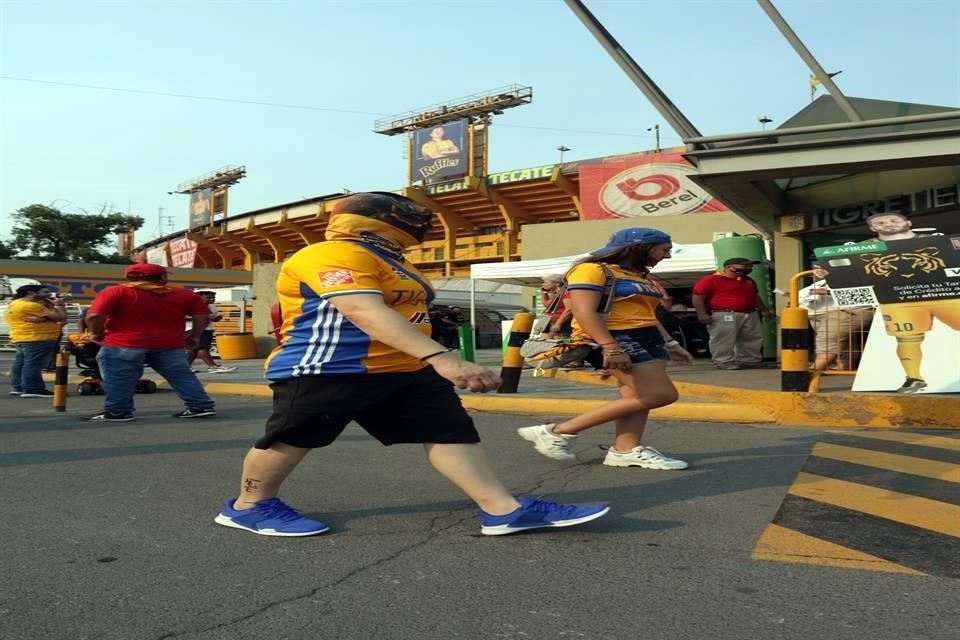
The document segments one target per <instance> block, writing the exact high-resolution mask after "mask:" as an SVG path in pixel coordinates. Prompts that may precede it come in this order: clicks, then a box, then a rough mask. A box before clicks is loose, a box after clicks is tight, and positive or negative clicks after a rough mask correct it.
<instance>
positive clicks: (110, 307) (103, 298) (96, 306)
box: [87, 286, 123, 316]
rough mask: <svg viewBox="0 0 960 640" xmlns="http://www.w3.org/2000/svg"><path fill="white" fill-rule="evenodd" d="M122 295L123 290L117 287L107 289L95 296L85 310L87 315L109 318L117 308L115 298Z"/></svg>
mask: <svg viewBox="0 0 960 640" xmlns="http://www.w3.org/2000/svg"><path fill="white" fill-rule="evenodd" d="M122 294H123V288H122V287H119V286H113V287H107V288H106V289H104V290H103V291H101V292H100V293H98V294H97V295H96V297H95V298H94V299H93V303H92V304H91V305H90V308H89V309H87V314H88V315H101V316H109V315H110V314H111V313H112V312H113V311H114V309H116V306H117V296H118V295H122Z"/></svg>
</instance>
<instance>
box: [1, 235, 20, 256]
mask: <svg viewBox="0 0 960 640" xmlns="http://www.w3.org/2000/svg"><path fill="white" fill-rule="evenodd" d="M16 254H17V252H16V251H15V250H14V248H13V247H12V246H10V244H9V243H6V242H4V241H3V240H0V260H8V259H10V258H12V257H13V256H15V255H16Z"/></svg>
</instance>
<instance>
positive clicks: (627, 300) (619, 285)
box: [566, 262, 663, 339]
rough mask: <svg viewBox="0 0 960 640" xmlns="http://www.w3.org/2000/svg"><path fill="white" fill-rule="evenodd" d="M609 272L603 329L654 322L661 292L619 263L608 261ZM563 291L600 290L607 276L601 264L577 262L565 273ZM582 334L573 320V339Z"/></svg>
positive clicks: (647, 325)
mask: <svg viewBox="0 0 960 640" xmlns="http://www.w3.org/2000/svg"><path fill="white" fill-rule="evenodd" d="M607 267H608V268H609V269H610V271H611V272H612V273H613V276H614V283H613V304H612V305H611V307H610V313H609V314H607V322H606V324H607V329H613V330H615V329H641V328H643V327H652V326H654V325H656V324H657V315H656V309H657V305H658V304H660V298H662V297H663V293H662V292H661V291H660V289H659V287H657V285H656V284H654V283H653V282H652V281H651V280H648V279H647V278H643V277H640V276H639V275H637V274H635V273H631V272H629V271H627V270H625V269H623V268H622V267H620V266H619V265H615V264H608V265H607ZM566 280H567V291H577V290H580V291H596V292H598V293H599V292H603V290H604V284H605V283H606V281H607V276H606V274H605V273H604V271H603V267H602V266H601V265H599V264H597V263H594V262H584V263H583V264H578V265H577V266H575V267H574V268H573V269H571V270H570V271H569V272H568V273H567V277H566ZM585 335H586V334H585V333H584V332H583V329H581V327H580V324H579V323H578V322H577V321H576V319H574V321H573V338H574V339H579V338H580V337H583V336H585Z"/></svg>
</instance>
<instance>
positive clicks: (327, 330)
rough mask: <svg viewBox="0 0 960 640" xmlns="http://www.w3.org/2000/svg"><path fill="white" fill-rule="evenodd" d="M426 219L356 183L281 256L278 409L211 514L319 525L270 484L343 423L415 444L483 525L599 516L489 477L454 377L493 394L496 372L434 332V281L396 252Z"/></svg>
mask: <svg viewBox="0 0 960 640" xmlns="http://www.w3.org/2000/svg"><path fill="white" fill-rule="evenodd" d="M431 217H432V213H431V212H430V211H428V210H426V209H424V208H422V207H421V206H419V205H418V204H417V203H415V202H413V201H412V200H409V199H407V198H404V197H403V196H399V195H397V194H393V193H386V192H370V193H358V194H353V195H350V196H348V197H346V198H343V199H341V200H339V201H338V203H337V204H336V205H335V206H334V208H333V211H332V213H331V215H330V221H329V223H328V224H327V229H326V231H325V237H326V240H327V241H326V242H320V243H317V244H313V245H310V246H308V247H305V248H303V249H301V250H300V251H298V252H297V253H295V254H294V255H293V256H291V257H290V258H289V259H288V260H287V261H286V262H284V264H283V267H282V268H281V271H280V275H279V277H278V278H277V293H278V295H279V299H280V315H281V325H280V329H279V333H278V335H279V342H280V344H279V345H278V346H277V348H276V349H274V351H273V353H272V354H271V355H270V357H269V358H268V361H267V364H266V375H267V378H268V379H269V380H270V381H271V385H270V387H271V389H272V391H273V415H272V416H271V417H270V418H269V419H268V420H267V424H266V434H265V435H264V436H263V437H262V438H260V439H259V440H258V441H257V442H256V443H255V444H254V447H253V448H252V449H251V450H250V451H249V452H248V453H247V456H246V458H245V460H244V463H243V472H242V476H241V481H240V493H239V494H238V497H236V498H231V499H230V500H228V501H227V502H226V504H225V505H224V507H223V509H222V510H221V512H220V513H219V515H217V516H216V518H215V522H216V523H217V524H220V525H223V526H226V527H234V528H237V529H243V530H246V531H250V532H252V533H256V534H259V535H267V536H310V535H316V534H319V533H323V532H325V531H328V530H329V528H328V527H327V525H326V524H324V523H323V522H320V521H318V520H312V519H309V518H304V517H303V516H301V515H300V514H299V513H298V512H297V511H295V510H294V509H292V508H291V507H289V506H288V505H287V504H285V503H284V502H283V501H282V500H280V498H278V497H277V494H278V492H279V489H280V485H281V483H282V482H283V481H284V480H285V479H286V477H287V476H288V475H289V474H290V472H292V471H293V469H294V468H295V467H296V466H297V465H298V464H299V463H300V461H301V460H303V458H304V457H305V456H306V455H307V453H309V452H310V450H311V449H314V448H318V447H325V446H327V445H330V444H332V443H333V441H334V440H336V438H337V437H338V436H339V435H340V433H341V432H342V431H343V430H344V428H345V427H346V426H347V424H348V423H349V422H351V421H356V422H357V424H359V425H360V427H361V428H363V429H364V430H366V431H367V432H368V433H369V434H370V435H372V436H373V437H374V438H376V439H377V440H379V441H380V442H381V443H382V444H384V445H388V446H389V445H394V444H403V443H418V444H421V445H423V447H424V449H425V450H426V454H427V459H428V460H429V462H430V463H431V464H432V465H433V466H434V468H435V469H436V470H437V471H438V472H440V473H441V474H442V475H444V476H445V477H446V478H447V479H449V480H450V481H451V482H453V483H454V484H455V485H457V486H458V487H459V488H460V489H461V490H462V491H463V492H464V493H465V494H467V495H468V496H469V497H470V498H472V499H473V500H474V501H475V502H476V503H477V505H478V506H479V507H480V524H481V529H480V531H481V533H482V534H485V535H503V534H508V533H514V532H516V531H522V530H526V529H538V528H544V527H562V526H570V525H575V524H580V523H583V522H588V521H590V520H594V519H596V518H599V517H601V516H603V515H604V514H606V513H607V511H608V510H609V508H608V507H605V506H602V505H588V506H574V505H559V504H556V503H552V502H543V501H540V500H535V499H533V498H528V497H524V496H519V497H516V498H515V497H514V496H513V495H511V494H510V492H508V491H507V489H506V487H505V486H504V485H503V483H501V482H500V480H499V479H498V478H497V476H496V475H495V473H494V471H493V468H492V467H491V465H490V463H489V461H488V460H487V457H486V454H485V453H484V451H483V449H482V448H481V447H480V436H479V434H478V433H477V430H476V429H475V428H474V426H473V421H472V420H471V419H470V416H469V415H468V414H467V413H466V411H465V410H464V409H463V406H462V405H461V403H460V398H459V397H458V396H457V394H456V392H455V391H454V385H455V386H457V387H459V388H461V389H469V390H471V391H478V392H485V391H493V390H495V389H497V388H498V387H499V386H500V379H499V378H498V377H497V376H496V375H495V374H494V373H493V372H492V371H490V370H489V369H487V368H485V367H481V366H479V365H477V364H474V363H472V362H466V361H464V360H461V359H460V357H459V355H458V352H457V350H456V349H453V348H448V347H444V346H443V345H442V344H440V343H438V342H436V341H434V340H432V339H431V338H430V319H429V311H428V309H429V305H430V303H431V302H432V300H433V298H434V290H433V287H432V286H431V285H430V283H429V282H428V281H427V279H426V278H424V276H423V275H422V274H420V273H419V272H418V271H417V270H416V268H415V267H414V266H413V265H412V264H410V263H409V262H408V261H407V260H406V259H405V258H404V256H403V250H404V249H406V248H408V247H412V246H414V245H417V244H420V243H421V242H422V241H423V238H424V236H425V235H426V233H427V231H428V229H429V228H430V221H431Z"/></svg>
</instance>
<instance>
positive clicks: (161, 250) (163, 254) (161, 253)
mask: <svg viewBox="0 0 960 640" xmlns="http://www.w3.org/2000/svg"><path fill="white" fill-rule="evenodd" d="M146 257H147V262H149V263H150V264H159V265H160V266H162V267H169V266H170V265H169V264H167V243H166V242H164V243H163V244H161V245H158V246H156V247H151V248H149V249H147V256H146Z"/></svg>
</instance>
